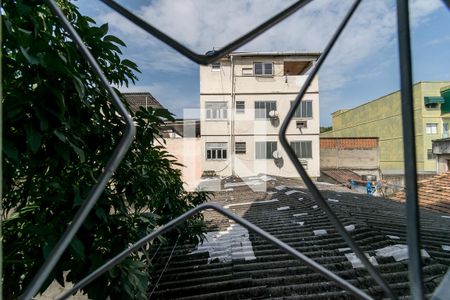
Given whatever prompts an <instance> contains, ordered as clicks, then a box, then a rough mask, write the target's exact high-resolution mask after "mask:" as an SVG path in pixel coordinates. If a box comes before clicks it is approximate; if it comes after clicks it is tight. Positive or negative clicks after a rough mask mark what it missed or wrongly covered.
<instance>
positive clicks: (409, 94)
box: [397, 0, 424, 299]
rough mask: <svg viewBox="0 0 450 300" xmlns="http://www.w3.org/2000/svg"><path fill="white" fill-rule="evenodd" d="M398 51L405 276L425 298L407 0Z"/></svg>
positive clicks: (400, 15)
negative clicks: (404, 211)
mask: <svg viewBox="0 0 450 300" xmlns="http://www.w3.org/2000/svg"><path fill="white" fill-rule="evenodd" d="M397 29H398V46H399V48H398V51H399V54H400V55H399V57H400V86H401V99H402V100H401V101H402V105H401V106H402V123H403V157H404V162H405V187H406V222H407V228H408V230H407V232H406V235H407V241H408V253H409V260H408V265H409V268H408V276H409V283H410V289H411V291H410V292H411V295H412V296H413V299H424V292H423V276H422V256H421V255H420V215H419V203H418V201H417V200H418V198H417V169H416V147H415V145H416V141H415V136H414V111H413V109H414V102H413V91H412V84H413V82H412V67H411V43H410V34H409V8H408V1H404V0H397Z"/></svg>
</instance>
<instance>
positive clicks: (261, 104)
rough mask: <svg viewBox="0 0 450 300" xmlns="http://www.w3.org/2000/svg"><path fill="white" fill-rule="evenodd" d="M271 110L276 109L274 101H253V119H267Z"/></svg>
mask: <svg viewBox="0 0 450 300" xmlns="http://www.w3.org/2000/svg"><path fill="white" fill-rule="evenodd" d="M271 110H277V102H276V101H255V119H268V118H269V112H270V111H271Z"/></svg>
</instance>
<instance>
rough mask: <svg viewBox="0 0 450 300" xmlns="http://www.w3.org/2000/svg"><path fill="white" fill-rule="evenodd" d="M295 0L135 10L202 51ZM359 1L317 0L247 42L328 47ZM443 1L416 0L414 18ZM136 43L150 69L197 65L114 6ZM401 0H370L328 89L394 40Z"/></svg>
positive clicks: (206, 0) (327, 70)
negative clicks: (397, 7) (396, 0)
mask: <svg viewBox="0 0 450 300" xmlns="http://www.w3.org/2000/svg"><path fill="white" fill-rule="evenodd" d="M293 2H294V1H293V0H291V1H289V2H287V1H281V0H272V1H250V0H246V1H219V0H215V1H213V0H171V1H164V0H155V1H152V2H151V3H150V4H148V5H144V6H141V7H140V8H139V9H137V10H136V11H135V13H136V14H138V15H139V16H140V17H141V18H143V19H144V20H146V21H147V22H149V23H150V24H152V25H154V26H156V27H157V28H159V29H160V30H162V31H163V32H165V33H167V34H168V35H170V36H172V37H173V38H174V39H176V40H178V41H180V42H182V43H183V44H185V45H186V46H188V47H190V48H191V49H193V50H194V51H196V52H199V53H205V52H206V51H208V50H211V49H212V48H213V47H222V46H224V45H225V44H227V43H229V42H230V41H232V40H233V39H235V38H237V37H239V36H240V35H242V34H244V33H245V32H247V31H249V30H250V29H252V28H254V27H255V26H256V25H258V24H260V23H262V22H263V21H265V20H266V19H268V18H269V17H271V16H272V15H273V14H274V13H275V12H278V11H281V10H282V9H284V8H285V7H287V6H288V5H290V4H292V3H293ZM352 3H353V1H350V0H347V1H337V0H321V1H313V2H312V3H310V4H308V5H306V6H305V7H304V8H303V9H301V10H300V11H299V12H297V13H296V14H294V15H292V16H291V17H290V18H288V19H287V20H285V21H284V22H282V23H281V24H279V25H277V26H276V27H274V28H272V29H270V30H269V31H268V32H266V33H264V34H263V35H261V36H260V37H258V38H257V39H255V40H254V41H252V42H250V43H249V44H248V45H245V46H244V47H243V48H242V49H241V50H247V51H288V50H297V51H298V50H300V51H302V50H303V51H321V50H322V49H323V48H324V47H325V45H326V43H327V41H328V40H329V38H330V37H331V36H332V34H333V32H334V30H335V28H336V26H337V25H338V24H339V23H340V22H341V20H342V18H343V16H344V15H345V14H346V12H347V10H348V9H349V7H350V5H351V4H352ZM441 5H442V4H441V3H440V1H439V0H414V1H412V3H411V9H410V10H411V15H412V17H411V19H412V24H413V25H417V24H419V23H420V22H422V21H423V20H425V19H426V18H427V16H429V15H430V14H431V13H432V12H434V11H435V10H436V9H438V8H439V7H440V6H441ZM98 19H99V20H100V21H101V22H108V23H109V24H110V27H111V28H112V29H113V30H114V31H115V32H116V33H117V34H118V35H119V36H121V37H122V38H123V39H124V40H125V41H126V43H127V44H128V45H129V48H130V49H131V51H130V57H131V58H132V59H134V60H135V61H137V63H138V64H139V65H140V67H141V68H142V69H143V70H146V69H153V70H166V71H173V72H182V71H183V70H184V71H192V68H194V65H192V64H190V63H189V60H188V59H186V58H184V57H183V56H181V55H180V54H177V53H175V52H174V51H173V50H171V49H170V48H168V46H166V45H164V44H163V43H162V42H160V41H158V40H156V39H155V38H153V37H151V36H150V35H149V34H147V33H146V32H144V31H143V30H141V29H139V28H138V27H136V26H135V25H134V24H132V23H131V22H129V21H128V20H126V19H124V18H123V17H121V16H119V15H118V14H117V13H115V12H109V13H106V14H104V15H101V16H99V18H98ZM395 25H396V8H395V3H394V1H388V0H385V1H380V0H377V1H363V2H362V4H361V5H360V7H359V8H358V10H357V11H356V13H355V15H354V17H353V19H352V20H351V22H350V23H349V25H348V26H347V28H346V30H345V32H344V33H343V34H342V38H341V39H340V40H339V41H338V43H337V45H336V47H335V49H334V50H333V52H332V53H331V55H330V57H329V60H328V61H327V63H326V66H324V69H323V72H322V73H321V75H322V76H324V77H325V78H327V77H329V79H330V81H329V83H326V82H325V81H324V82H325V85H323V88H325V89H335V88H339V87H341V86H342V85H343V84H345V83H346V82H348V81H349V80H351V73H352V72H351V71H352V69H353V68H355V67H356V66H358V65H359V64H360V63H361V62H363V61H364V60H365V59H366V58H367V57H369V56H370V55H373V54H374V53H376V52H377V51H379V50H380V49H382V48H384V47H388V46H390V45H392V43H393V42H395V36H396V26H395Z"/></svg>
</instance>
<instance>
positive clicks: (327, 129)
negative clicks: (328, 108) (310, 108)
mask: <svg viewBox="0 0 450 300" xmlns="http://www.w3.org/2000/svg"><path fill="white" fill-rule="evenodd" d="M331 130H333V127H332V126H321V127H320V133H322V132H327V131H331Z"/></svg>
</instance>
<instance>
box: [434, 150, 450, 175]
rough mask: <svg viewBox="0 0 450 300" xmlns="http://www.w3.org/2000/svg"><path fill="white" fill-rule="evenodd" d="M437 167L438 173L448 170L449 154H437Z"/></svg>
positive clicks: (449, 169) (449, 163)
mask: <svg viewBox="0 0 450 300" xmlns="http://www.w3.org/2000/svg"><path fill="white" fill-rule="evenodd" d="M436 160H437V169H438V174H442V173H445V172H448V171H450V168H449V166H450V154H441V155H437V158H436Z"/></svg>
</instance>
